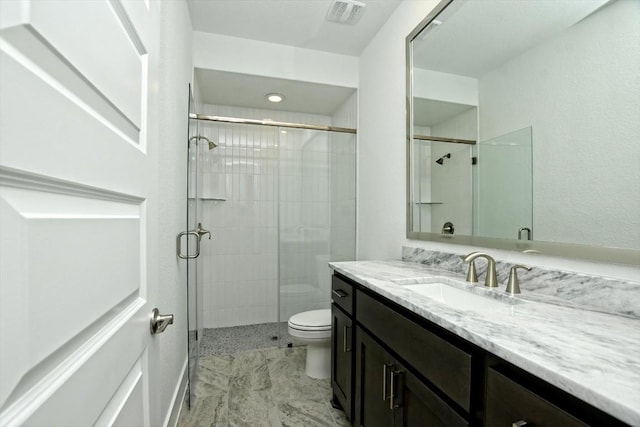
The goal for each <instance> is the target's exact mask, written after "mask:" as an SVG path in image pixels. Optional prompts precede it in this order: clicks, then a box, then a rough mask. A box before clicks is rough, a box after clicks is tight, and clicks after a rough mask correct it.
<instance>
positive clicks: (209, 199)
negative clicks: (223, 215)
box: [189, 197, 227, 202]
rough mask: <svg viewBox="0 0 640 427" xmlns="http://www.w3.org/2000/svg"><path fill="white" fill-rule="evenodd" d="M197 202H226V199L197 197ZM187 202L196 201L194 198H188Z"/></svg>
mask: <svg viewBox="0 0 640 427" xmlns="http://www.w3.org/2000/svg"><path fill="white" fill-rule="evenodd" d="M197 199H198V200H202V201H203V202H205V201H209V202H226V201H227V199H221V198H219V197H197ZM189 200H196V197H189Z"/></svg>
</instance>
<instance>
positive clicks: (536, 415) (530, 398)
mask: <svg viewBox="0 0 640 427" xmlns="http://www.w3.org/2000/svg"><path fill="white" fill-rule="evenodd" d="M485 411H486V413H485V419H486V421H485V425H486V426H487V427H494V426H495V427H500V426H510V425H514V426H515V425H520V424H519V423H526V425H528V426H542V427H545V426H548V427H553V426H563V427H583V426H586V425H587V424H585V423H583V422H582V421H580V420H578V419H576V418H575V417H573V416H572V415H571V414H569V413H567V412H565V411H563V410H562V409H560V408H558V407H556V406H554V405H553V404H552V403H550V402H548V401H547V400H546V399H543V398H542V397H540V396H538V395H537V394H535V393H534V392H533V391H531V390H529V389H527V388H525V387H524V386H522V385H520V384H518V383H517V382H515V381H513V380H511V379H510V378H507V377H506V376H504V375H502V374H501V373H499V372H498V371H496V370H494V369H493V368H490V369H489V370H488V373H487V402H486V409H485ZM594 424H595V423H594ZM522 425H525V424H522Z"/></svg>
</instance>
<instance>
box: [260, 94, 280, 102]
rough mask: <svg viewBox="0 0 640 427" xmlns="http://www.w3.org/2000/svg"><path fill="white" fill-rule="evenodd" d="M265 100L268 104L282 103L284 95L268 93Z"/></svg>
mask: <svg viewBox="0 0 640 427" xmlns="http://www.w3.org/2000/svg"><path fill="white" fill-rule="evenodd" d="M265 98H267V99H268V100H269V101H270V102H282V100H283V99H284V95H282V94H280V93H268V94H266V95H265Z"/></svg>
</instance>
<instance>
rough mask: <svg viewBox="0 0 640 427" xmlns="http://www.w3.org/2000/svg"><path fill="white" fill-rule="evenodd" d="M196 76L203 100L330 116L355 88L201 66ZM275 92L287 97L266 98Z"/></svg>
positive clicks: (237, 105)
mask: <svg viewBox="0 0 640 427" xmlns="http://www.w3.org/2000/svg"><path fill="white" fill-rule="evenodd" d="M195 78H196V80H197V81H198V85H199V88H200V91H201V97H202V98H201V100H202V102H204V103H205V104H217V105H231V106H236V107H248V108H260V109H268V110H282V111H295V112H299V113H310V114H322V115H328V116H330V115H332V114H333V113H334V112H335V111H336V110H337V109H338V107H340V106H341V105H342V104H343V103H344V102H345V101H346V100H347V99H348V98H349V96H351V94H353V93H354V91H355V89H353V88H345V87H338V86H328V85H323V84H317V83H308V82H298V81H294V80H284V79H274V78H271V77H262V76H250V75H246V74H236V73H229V72H225V71H215V70H204V69H200V68H196V69H195ZM272 92H276V93H281V94H283V95H285V99H284V101H282V102H280V103H277V104H274V103H273V102H269V101H267V99H266V98H265V95H266V94H267V93H272ZM310 100H312V102H310Z"/></svg>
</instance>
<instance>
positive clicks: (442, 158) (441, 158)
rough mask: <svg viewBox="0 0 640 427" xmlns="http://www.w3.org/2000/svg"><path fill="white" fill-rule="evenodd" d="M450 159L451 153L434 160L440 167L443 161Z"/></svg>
mask: <svg viewBox="0 0 640 427" xmlns="http://www.w3.org/2000/svg"><path fill="white" fill-rule="evenodd" d="M450 158H451V153H447V154H445V155H444V156H442V157H440V158H439V159H438V160H436V163H437V164H439V165H441V164H443V163H444V159H450Z"/></svg>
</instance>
